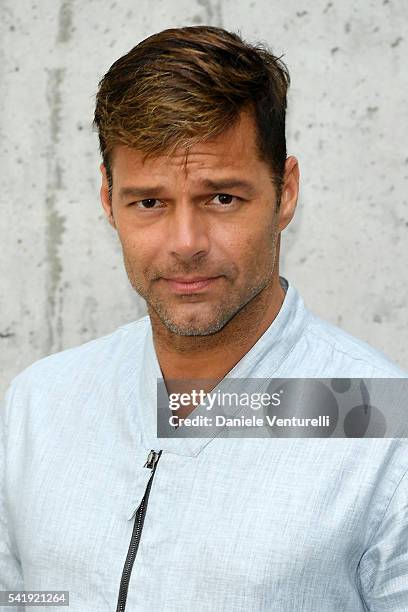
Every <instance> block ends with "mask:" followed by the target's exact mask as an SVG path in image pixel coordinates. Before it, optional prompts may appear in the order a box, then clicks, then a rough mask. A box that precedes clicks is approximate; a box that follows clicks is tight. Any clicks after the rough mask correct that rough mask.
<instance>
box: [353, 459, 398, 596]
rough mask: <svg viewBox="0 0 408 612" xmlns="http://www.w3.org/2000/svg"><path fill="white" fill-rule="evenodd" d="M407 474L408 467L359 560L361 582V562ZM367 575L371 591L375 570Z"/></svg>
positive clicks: (358, 567) (358, 568)
mask: <svg viewBox="0 0 408 612" xmlns="http://www.w3.org/2000/svg"><path fill="white" fill-rule="evenodd" d="M407 475H408V468H407V469H406V470H405V471H404V472H403V474H402V476H401V478H400V479H399V480H398V482H397V484H396V486H395V489H394V491H393V492H392V494H391V497H390V498H389V500H388V502H387V503H386V505H385V508H384V511H383V513H382V515H381V517H380V519H379V522H378V525H377V527H376V528H375V529H374V531H373V533H372V534H371V537H370V539H369V540H368V542H367V545H366V549H365V551H364V552H363V554H362V555H361V557H360V560H359V562H358V564H357V570H356V571H357V572H358V573H359V576H360V582H361V572H360V563H361V560H362V558H363V556H364V555H365V554H366V552H367V551H368V549H369V548H370V546H371V544H372V543H373V541H374V538H375V536H376V535H377V534H378V532H379V530H380V529H381V526H382V524H383V523H384V519H385V516H386V514H387V511H388V508H389V507H390V506H391V503H392V501H393V499H394V497H395V496H396V494H397V492H398V490H399V488H400V485H401V483H402V481H403V480H404V479H405V477H406V476H407ZM367 575H368V576H369V582H368V586H367V590H368V591H371V589H372V587H373V579H374V577H375V572H371V574H367ZM367 606H368V604H367Z"/></svg>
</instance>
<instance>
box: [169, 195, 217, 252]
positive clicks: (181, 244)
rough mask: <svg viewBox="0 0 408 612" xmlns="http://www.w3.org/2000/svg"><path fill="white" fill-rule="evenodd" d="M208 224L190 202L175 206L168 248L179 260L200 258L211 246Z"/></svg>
mask: <svg viewBox="0 0 408 612" xmlns="http://www.w3.org/2000/svg"><path fill="white" fill-rule="evenodd" d="M208 229H209V228H208V224H207V223H206V221H205V219H204V218H203V215H202V214H201V212H200V211H198V210H197V208H196V207H194V205H193V204H190V203H188V202H185V203H180V205H179V206H177V205H176V206H175V207H174V210H173V213H172V215H171V219H170V226H169V232H168V241H167V250H168V251H169V252H170V253H171V255H173V256H174V257H176V258H177V259H179V260H184V261H188V260H191V259H199V258H201V257H202V256H204V255H206V254H207V253H208V251H209V248H210V241H209V231H208Z"/></svg>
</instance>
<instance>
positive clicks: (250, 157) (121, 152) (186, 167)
mask: <svg viewBox="0 0 408 612" xmlns="http://www.w3.org/2000/svg"><path fill="white" fill-rule="evenodd" d="M256 136H257V132H256V124H255V121H254V119H253V117H252V115H251V114H250V113H248V112H241V114H240V115H239V116H238V118H237V121H236V122H235V123H234V124H233V125H232V126H231V127H229V128H228V129H226V130H224V131H223V132H222V133H221V134H219V135H217V136H215V137H213V138H211V139H208V140H206V141H204V142H201V143H198V144H196V145H194V146H192V147H190V149H189V150H188V152H187V151H186V150H185V149H177V150H176V151H175V152H174V153H172V154H171V155H166V154H158V155H154V156H149V157H147V158H145V156H144V153H143V152H142V151H139V150H136V149H131V148H129V147H125V146H117V147H115V149H114V150H113V155H112V162H111V166H112V172H113V174H114V176H115V178H117V179H118V180H119V181H120V180H121V179H123V180H125V179H126V178H127V177H128V176H129V174H132V175H139V176H141V175H152V174H154V175H165V174H169V173H172V174H173V173H174V172H175V171H177V172H179V173H183V174H184V176H188V175H193V174H195V173H198V172H201V171H206V170H209V171H211V170H217V171H220V170H222V169H225V170H228V169H231V170H239V171H241V172H242V171H245V172H246V173H251V171H252V172H257V171H259V164H262V163H263V162H261V161H260V159H259V152H258V148H257V142H256Z"/></svg>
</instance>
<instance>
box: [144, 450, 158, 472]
mask: <svg viewBox="0 0 408 612" xmlns="http://www.w3.org/2000/svg"><path fill="white" fill-rule="evenodd" d="M160 454H161V451H160V453H156V451H154V450H151V451H150V453H149V454H148V456H147V461H146V463H145V464H144V466H143V467H145V468H149V470H152V469H153V468H154V466H155V465H156V463H157V460H158V459H159V457H160Z"/></svg>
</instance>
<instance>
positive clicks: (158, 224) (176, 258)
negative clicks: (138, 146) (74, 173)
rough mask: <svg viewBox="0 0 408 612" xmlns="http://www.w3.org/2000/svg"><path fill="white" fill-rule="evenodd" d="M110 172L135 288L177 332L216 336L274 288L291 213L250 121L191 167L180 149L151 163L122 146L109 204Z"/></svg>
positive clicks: (194, 152) (203, 149) (201, 150)
mask: <svg viewBox="0 0 408 612" xmlns="http://www.w3.org/2000/svg"><path fill="white" fill-rule="evenodd" d="M293 159H294V158H292V160H293ZM295 162H296V160H295ZM102 172H103V174H104V179H103V184H102V189H101V197H102V202H103V205H104V208H105V211H106V213H107V214H108V216H109V218H110V222H111V223H112V225H114V227H116V229H117V232H118V235H119V238H120V241H121V244H122V249H123V256H124V263H125V267H126V271H127V274H128V277H129V280H130V282H131V284H132V286H133V287H134V289H135V290H136V291H137V292H138V293H139V294H140V295H141V296H142V297H143V298H144V299H145V300H146V302H147V305H148V310H149V313H150V315H151V316H152V317H154V318H155V319H156V320H158V321H161V323H162V324H163V325H164V326H165V327H166V328H167V329H168V330H169V331H170V332H172V333H174V334H180V335H187V336H192V335H207V334H213V333H215V332H217V331H219V330H221V329H222V328H223V327H224V325H225V324H226V323H227V322H228V321H229V320H230V319H231V318H232V317H234V315H236V314H237V313H238V312H239V311H240V309H241V308H243V307H244V306H245V305H246V304H248V303H249V302H250V301H251V300H252V299H253V298H254V297H255V296H256V295H258V294H259V293H260V292H261V291H262V290H264V289H265V288H266V287H267V286H270V284H271V282H272V273H273V270H274V263H275V255H276V243H277V236H278V233H279V232H280V231H281V230H282V229H283V227H284V226H285V225H286V224H287V223H288V222H289V220H290V218H289V217H291V215H293V211H292V212H291V215H290V214H289V216H288V211H287V207H286V208H285V210H284V211H283V214H282V213H281V214H279V212H276V203H277V202H276V192H275V188H274V185H273V183H272V181H271V178H270V169H269V166H268V165H267V164H266V163H265V162H263V161H260V160H259V159H258V156H257V151H256V144H255V124H254V122H253V119H252V117H251V116H250V115H249V114H246V113H242V114H241V116H240V121H239V122H238V123H237V124H236V125H234V126H233V127H232V128H230V129H228V130H227V131H225V132H224V133H222V134H221V135H220V136H218V137H216V138H214V139H212V140H211V141H207V142H205V143H203V144H199V145H196V146H194V147H192V148H191V149H190V151H189V153H188V156H187V160H186V156H185V150H180V151H179V152H176V153H175V154H174V155H172V156H171V157H167V156H164V155H163V156H157V157H154V158H148V159H147V160H146V161H145V163H143V154H142V152H140V151H137V150H134V149H129V148H127V147H124V146H118V147H117V148H115V150H114V156H113V160H112V178H113V189H112V199H111V202H110V201H109V195H108V186H107V181H106V174H105V171H104V168H103V166H102ZM293 207H294V205H293ZM110 215H112V216H110Z"/></svg>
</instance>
